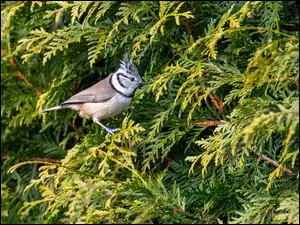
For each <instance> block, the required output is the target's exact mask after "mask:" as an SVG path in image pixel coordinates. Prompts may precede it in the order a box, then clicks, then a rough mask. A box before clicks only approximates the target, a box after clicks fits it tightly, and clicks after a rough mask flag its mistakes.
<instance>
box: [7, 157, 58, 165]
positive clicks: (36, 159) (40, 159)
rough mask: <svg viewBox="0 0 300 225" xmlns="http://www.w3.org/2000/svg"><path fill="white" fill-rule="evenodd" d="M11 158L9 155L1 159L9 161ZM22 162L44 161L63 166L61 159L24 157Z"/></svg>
mask: <svg viewBox="0 0 300 225" xmlns="http://www.w3.org/2000/svg"><path fill="white" fill-rule="evenodd" d="M9 158H10V156H9V155H4V156H2V157H1V159H9ZM22 160H24V161H26V160H30V161H42V162H51V163H55V164H61V161H60V160H59V159H50V158H39V157H32V158H31V157H24V158H22Z"/></svg>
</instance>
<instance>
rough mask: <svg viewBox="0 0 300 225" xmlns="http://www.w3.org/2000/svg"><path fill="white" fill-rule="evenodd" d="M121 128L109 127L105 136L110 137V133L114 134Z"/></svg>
mask: <svg viewBox="0 0 300 225" xmlns="http://www.w3.org/2000/svg"><path fill="white" fill-rule="evenodd" d="M120 130H121V129H120V128H115V129H111V128H107V130H106V131H107V134H106V136H105V138H108V136H109V135H114V134H115V133H114V132H116V131H120Z"/></svg>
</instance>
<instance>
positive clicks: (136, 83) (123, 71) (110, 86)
mask: <svg viewBox="0 0 300 225" xmlns="http://www.w3.org/2000/svg"><path fill="white" fill-rule="evenodd" d="M144 84H147V83H146V82H145V81H143V80H142V78H141V76H140V75H139V72H138V70H137V68H136V66H135V65H134V63H133V60H132V58H131V57H127V56H125V59H123V60H120V66H119V68H118V69H117V70H116V71H115V72H113V73H111V74H110V75H109V76H107V77H106V78H105V79H103V80H101V81H99V82H97V83H96V84H94V85H92V86H91V87H89V88H87V89H84V90H82V91H80V92H78V93H77V94H75V95H73V96H71V97H70V98H69V99H67V100H66V101H64V102H63V103H61V104H60V105H58V106H55V107H52V108H48V109H44V110H42V112H43V113H45V112H48V111H52V110H58V109H65V108H70V109H73V110H77V111H78V112H79V115H80V116H81V117H83V118H85V119H92V120H93V122H95V123H97V124H99V125H100V126H101V127H102V128H103V129H105V130H106V132H107V133H108V134H112V135H113V134H114V132H116V131H119V130H120V128H116V129H111V128H109V127H106V126H105V125H104V124H102V123H101V122H100V121H102V120H104V119H107V118H110V117H113V116H116V115H118V114H119V113H121V112H122V111H123V110H124V109H125V108H127V107H128V106H129V105H130V103H131V102H132V98H133V96H134V93H135V91H136V89H137V88H138V87H140V86H141V85H144Z"/></svg>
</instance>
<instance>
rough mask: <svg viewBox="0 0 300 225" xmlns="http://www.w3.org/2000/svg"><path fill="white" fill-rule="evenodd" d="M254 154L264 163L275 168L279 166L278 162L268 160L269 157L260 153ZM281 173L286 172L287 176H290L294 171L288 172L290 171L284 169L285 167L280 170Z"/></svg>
mask: <svg viewBox="0 0 300 225" xmlns="http://www.w3.org/2000/svg"><path fill="white" fill-rule="evenodd" d="M255 154H256V155H258V156H259V157H260V159H261V160H264V161H266V162H268V163H270V164H272V165H273V166H275V167H278V166H280V163H279V162H277V161H276V160H274V159H271V158H269V157H268V156H266V155H263V154H262V153H255ZM282 171H283V172H286V173H287V174H289V175H292V174H293V173H294V171H292V170H290V169H288V168H285V167H283V168H282Z"/></svg>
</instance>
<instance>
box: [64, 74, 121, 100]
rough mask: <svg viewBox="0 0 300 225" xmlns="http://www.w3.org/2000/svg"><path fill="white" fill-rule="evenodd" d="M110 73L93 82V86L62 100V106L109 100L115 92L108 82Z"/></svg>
mask: <svg viewBox="0 0 300 225" xmlns="http://www.w3.org/2000/svg"><path fill="white" fill-rule="evenodd" d="M111 75H112V74H110V75H109V76H108V77H106V78H105V79H103V80H101V81H99V82H98V83H96V84H94V85H93V86H91V87H89V88H87V89H85V90H83V91H81V92H79V93H77V94H75V95H73V96H72V97H70V98H69V99H68V100H66V101H64V102H63V103H62V104H61V105H62V106H63V105H71V104H79V103H87V102H90V103H98V102H106V101H108V100H110V99H111V98H112V97H114V95H115V94H116V91H115V90H114V89H113V88H111V84H110V83H109V79H110V76H111Z"/></svg>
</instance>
